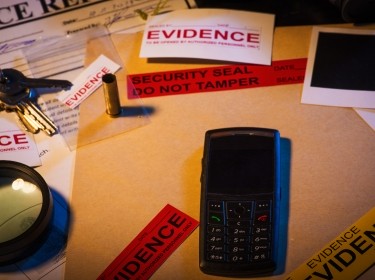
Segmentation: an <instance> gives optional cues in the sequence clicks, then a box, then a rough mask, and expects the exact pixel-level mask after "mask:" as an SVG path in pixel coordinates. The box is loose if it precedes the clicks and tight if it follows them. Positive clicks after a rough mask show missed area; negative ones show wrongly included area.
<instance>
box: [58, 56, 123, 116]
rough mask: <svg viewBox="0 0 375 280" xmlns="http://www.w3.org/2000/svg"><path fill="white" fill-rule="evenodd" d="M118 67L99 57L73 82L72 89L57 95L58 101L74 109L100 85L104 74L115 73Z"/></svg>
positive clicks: (110, 61)
mask: <svg viewBox="0 0 375 280" xmlns="http://www.w3.org/2000/svg"><path fill="white" fill-rule="evenodd" d="M118 69H120V65H118V64H117V63H115V62H114V61H112V60H110V59H109V58H108V57H106V56H104V55H101V56H99V57H98V58H97V59H96V60H95V61H93V62H92V63H91V64H90V65H89V66H88V67H87V68H86V69H85V70H84V71H83V72H82V73H81V74H80V75H79V76H78V77H77V79H75V80H74V82H73V87H72V88H71V89H70V90H68V91H63V92H61V93H60V94H59V96H58V99H59V100H60V101H61V102H63V103H64V104H65V105H67V106H68V107H69V108H71V109H74V108H76V107H77V106H78V105H79V104H81V103H82V102H83V101H84V100H85V99H86V98H87V97H89V96H90V95H91V94H92V93H93V92H94V91H95V90H96V89H97V88H98V87H99V86H101V85H102V77H103V76H104V75H105V74H109V73H116V71H117V70H118Z"/></svg>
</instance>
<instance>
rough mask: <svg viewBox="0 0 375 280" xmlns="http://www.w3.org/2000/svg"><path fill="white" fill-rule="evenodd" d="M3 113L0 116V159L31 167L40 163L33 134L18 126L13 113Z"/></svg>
mask: <svg viewBox="0 0 375 280" xmlns="http://www.w3.org/2000/svg"><path fill="white" fill-rule="evenodd" d="M3 114H5V115H4V116H3V117H2V118H0V160H11V161H18V162H21V163H23V164H26V165H29V166H33V167H36V166H39V165H41V164H42V162H41V160H40V158H39V151H38V149H37V146H36V143H35V141H34V135H33V134H31V133H29V132H26V131H24V130H21V129H20V128H19V126H18V125H17V122H16V114H15V113H8V114H6V113H5V112H4V113H3Z"/></svg>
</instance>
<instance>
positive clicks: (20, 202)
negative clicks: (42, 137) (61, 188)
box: [0, 160, 53, 265]
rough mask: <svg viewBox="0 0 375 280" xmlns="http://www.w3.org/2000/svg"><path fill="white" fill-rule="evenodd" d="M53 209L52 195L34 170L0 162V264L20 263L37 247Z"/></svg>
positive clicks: (18, 164)
mask: <svg viewBox="0 0 375 280" xmlns="http://www.w3.org/2000/svg"><path fill="white" fill-rule="evenodd" d="M52 209H53V200H52V195H51V192H50V190H49V187H48V185H47V183H46V182H45V181H44V179H43V177H42V176H41V175H40V174H39V173H38V172H37V171H35V170H34V169H33V168H31V167H29V166H27V165H25V164H22V163H19V162H15V161H5V160H4V161H3V160H0V265H5V264H10V263H13V262H15V261H18V260H21V259H22V258H25V257H27V256H29V255H31V254H32V253H33V252H34V251H35V250H36V249H37V248H38V247H39V245H40V244H41V242H42V241H43V237H45V235H46V233H47V231H48V229H49V225H50V221H51V217H52Z"/></svg>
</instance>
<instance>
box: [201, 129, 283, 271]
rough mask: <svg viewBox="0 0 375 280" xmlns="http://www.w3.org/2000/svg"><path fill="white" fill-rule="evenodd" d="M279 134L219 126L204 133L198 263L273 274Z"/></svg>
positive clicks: (217, 268)
mask: <svg viewBox="0 0 375 280" xmlns="http://www.w3.org/2000/svg"><path fill="white" fill-rule="evenodd" d="M279 203H280V134H279V132H278V131H277V130H275V129H268V128H247V127H238V128H222V129H215V130H209V131H207V132H206V135H205V143H204V152H203V159H202V174H201V206H200V207H201V208H200V213H201V214H200V220H201V222H200V232H199V234H200V235H199V237H200V239H199V240H200V241H199V242H200V244H199V265H200V269H201V271H202V272H204V273H207V274H212V275H219V276H231V277H251V276H256V275H267V274H272V272H273V271H275V270H276V267H277V251H278V249H277V245H278V230H279V229H278V228H279V225H278V224H279Z"/></svg>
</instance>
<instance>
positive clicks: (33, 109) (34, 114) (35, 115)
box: [16, 100, 57, 136]
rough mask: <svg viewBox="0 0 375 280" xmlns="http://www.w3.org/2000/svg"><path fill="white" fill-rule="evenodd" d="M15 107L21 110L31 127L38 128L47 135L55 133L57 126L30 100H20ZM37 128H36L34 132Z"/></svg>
mask: <svg viewBox="0 0 375 280" xmlns="http://www.w3.org/2000/svg"><path fill="white" fill-rule="evenodd" d="M16 107H17V109H18V110H19V111H21V113H22V115H23V116H24V119H25V121H27V122H29V124H30V125H31V126H32V127H34V128H39V130H42V131H44V132H45V133H46V134H47V135H49V136H52V135H54V134H55V133H57V126H56V125H55V124H54V123H53V121H51V120H50V118H49V117H47V115H45V114H44V113H43V112H42V111H41V110H39V108H38V107H37V106H36V105H35V104H34V103H33V102H32V101H30V100H26V101H20V102H19V103H18V104H17V106H16ZM25 126H26V125H25ZM39 130H36V132H38V131H39Z"/></svg>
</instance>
